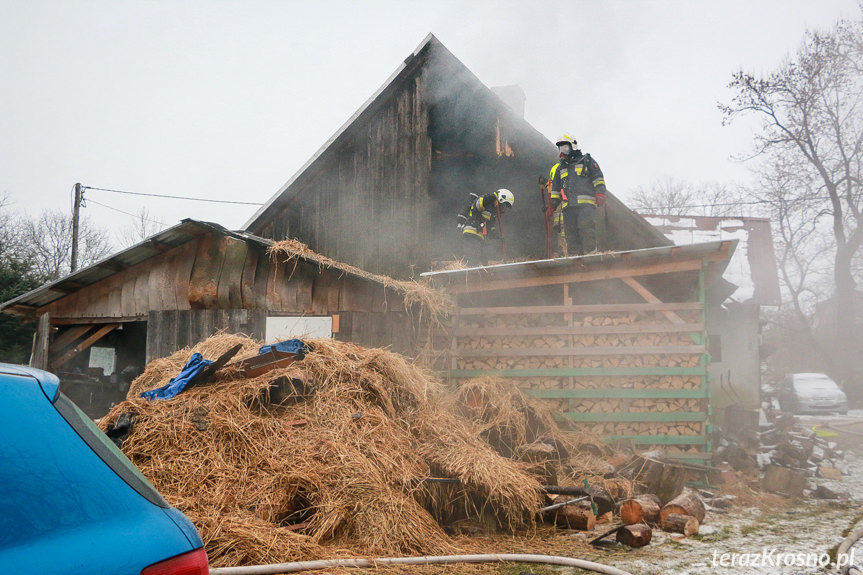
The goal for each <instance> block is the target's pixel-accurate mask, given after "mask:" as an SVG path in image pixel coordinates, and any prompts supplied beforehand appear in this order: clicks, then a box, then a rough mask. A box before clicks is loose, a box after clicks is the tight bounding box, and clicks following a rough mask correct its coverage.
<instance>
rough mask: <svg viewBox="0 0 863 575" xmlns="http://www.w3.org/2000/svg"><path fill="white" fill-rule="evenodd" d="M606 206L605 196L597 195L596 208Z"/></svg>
mask: <svg viewBox="0 0 863 575" xmlns="http://www.w3.org/2000/svg"><path fill="white" fill-rule="evenodd" d="M604 205H605V194H603V193H599V194H596V207H597V208H601V207H602V206H604Z"/></svg>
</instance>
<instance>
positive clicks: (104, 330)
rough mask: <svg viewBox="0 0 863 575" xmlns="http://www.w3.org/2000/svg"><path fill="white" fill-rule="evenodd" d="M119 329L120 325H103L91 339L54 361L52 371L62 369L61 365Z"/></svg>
mask: <svg viewBox="0 0 863 575" xmlns="http://www.w3.org/2000/svg"><path fill="white" fill-rule="evenodd" d="M118 327H120V324H119V323H109V324H107V325H103V326H102V327H101V328H99V330H98V331H96V333H94V334H93V335H91V336H90V337H88V338H87V339H85V340H84V341H82V342H81V343H79V344H78V345H76V346H75V347H74V348H73V349H71V350H69V351H67V352H66V353H64V354H63V356H62V357H60V358H59V359H57V360H56V361H54V362H53V363H52V364H51V369H52V370H56V369H57V368H58V367H60V366H61V365H63V364H64V363H66V362H67V361H69V360H70V359H72V358H73V357H75V356H76V355H78V354H79V353H81V352H82V351H84V350H86V349H88V348H89V347H90V346H91V345H93V344H94V343H96V342H97V341H99V340H100V339H102V337H104V336H105V335H107V334H108V333H110V332H112V331H114V330H115V329H117V328H118Z"/></svg>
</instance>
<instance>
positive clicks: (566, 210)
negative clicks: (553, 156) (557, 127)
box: [549, 134, 606, 255]
mask: <svg viewBox="0 0 863 575" xmlns="http://www.w3.org/2000/svg"><path fill="white" fill-rule="evenodd" d="M557 149H558V150H559V151H560V161H559V162H558V163H556V164H555V165H554V166H552V168H551V172H550V173H549V180H550V181H551V207H552V208H553V209H554V210H555V211H556V213H557V211H558V210H560V213H561V214H562V216H563V228H562V230H561V232H562V233H563V235H564V237H565V238H566V245H567V255H583V254H586V253H589V252H593V251H596V249H597V246H596V208H597V207H600V208H601V207H602V206H603V205H605V192H606V188H605V178H604V177H603V175H602V170H601V169H599V164H597V163H596V160H594V159H593V158H592V157H590V154H583V153H582V152H581V150H580V149H578V142H576V140H575V138H573V137H572V136H570V135H569V134H563V135H562V136H560V137H559V138H558V139H557ZM555 223H558V218H557V217H555Z"/></svg>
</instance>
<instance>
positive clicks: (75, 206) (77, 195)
mask: <svg viewBox="0 0 863 575" xmlns="http://www.w3.org/2000/svg"><path fill="white" fill-rule="evenodd" d="M80 209H81V184H80V183H78V184H75V201H74V204H73V205H72V262H71V264H70V265H69V268H70V270H71V271H72V272H74V271H75V270H76V269H78V212H79V211H80Z"/></svg>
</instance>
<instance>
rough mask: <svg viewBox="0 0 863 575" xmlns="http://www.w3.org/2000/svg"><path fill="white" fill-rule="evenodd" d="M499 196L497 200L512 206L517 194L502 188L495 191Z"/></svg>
mask: <svg viewBox="0 0 863 575" xmlns="http://www.w3.org/2000/svg"><path fill="white" fill-rule="evenodd" d="M494 195H496V196H497V201H498V202H500V203H501V204H506V205H508V206H509V207H512V204H514V203H515V196H513V195H512V192H510V191H509V190H507V189H506V188H501V189H499V190H498V191H496V192H495V193H494Z"/></svg>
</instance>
